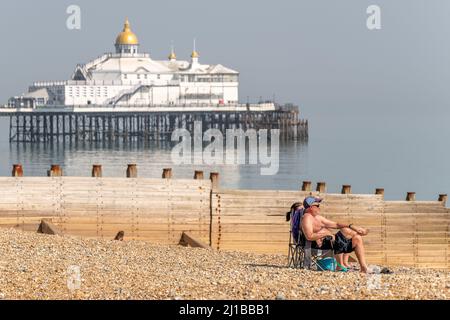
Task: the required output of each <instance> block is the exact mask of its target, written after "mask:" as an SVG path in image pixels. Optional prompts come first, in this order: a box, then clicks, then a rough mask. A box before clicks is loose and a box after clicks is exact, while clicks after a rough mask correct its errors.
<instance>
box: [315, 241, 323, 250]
mask: <svg viewBox="0 0 450 320" xmlns="http://www.w3.org/2000/svg"><path fill="white" fill-rule="evenodd" d="M316 243H317V246H318V247H319V248H320V247H322V244H323V240H322V239H317V240H316Z"/></svg>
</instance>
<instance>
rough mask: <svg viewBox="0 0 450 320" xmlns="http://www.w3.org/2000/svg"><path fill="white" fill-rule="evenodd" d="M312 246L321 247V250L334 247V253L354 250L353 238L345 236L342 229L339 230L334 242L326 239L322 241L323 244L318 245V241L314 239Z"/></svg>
mask: <svg viewBox="0 0 450 320" xmlns="http://www.w3.org/2000/svg"><path fill="white" fill-rule="evenodd" d="M311 248H312V249H320V250H331V249H333V251H334V254H341V253H350V252H353V244H352V239H347V238H345V236H344V235H343V234H342V232H341V231H338V233H336V235H335V241H334V242H332V241H331V240H329V239H324V240H323V242H322V246H321V247H318V246H317V243H316V242H315V241H313V242H312V243H311Z"/></svg>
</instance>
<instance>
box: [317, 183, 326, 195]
mask: <svg viewBox="0 0 450 320" xmlns="http://www.w3.org/2000/svg"><path fill="white" fill-rule="evenodd" d="M316 191H317V192H320V193H325V192H326V191H327V188H326V183H325V182H317V188H316Z"/></svg>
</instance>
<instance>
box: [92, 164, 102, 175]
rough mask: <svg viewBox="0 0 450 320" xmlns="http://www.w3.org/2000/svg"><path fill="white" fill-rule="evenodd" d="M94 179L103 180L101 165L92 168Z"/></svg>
mask: <svg viewBox="0 0 450 320" xmlns="http://www.w3.org/2000/svg"><path fill="white" fill-rule="evenodd" d="M92 177H93V178H101V177H102V166H101V165H100V164H94V165H93V166H92Z"/></svg>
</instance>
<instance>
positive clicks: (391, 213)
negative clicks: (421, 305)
mask: <svg viewBox="0 0 450 320" xmlns="http://www.w3.org/2000/svg"><path fill="white" fill-rule="evenodd" d="M0 185H2V187H3V189H2V190H3V191H2V197H0V226H1V227H4V226H5V227H10V226H12V227H14V226H17V228H20V229H22V230H25V229H27V228H31V227H32V225H33V224H38V223H39V222H40V221H41V220H42V219H43V218H45V219H52V222H53V224H54V225H55V226H56V227H58V228H60V230H62V231H64V233H65V234H73V235H77V236H82V237H86V238H96V237H100V238H106V239H108V238H109V239H113V238H114V236H115V235H116V234H117V230H122V231H124V233H126V234H127V239H130V240H131V239H137V240H145V241H149V242H155V243H165V244H177V243H179V241H180V236H181V234H182V233H183V232H186V233H187V234H188V235H191V237H193V238H194V239H197V240H199V241H201V242H203V243H206V244H211V247H214V248H218V249H219V250H244V251H254V252H262V253H284V252H285V251H286V246H287V241H288V237H289V224H288V223H286V222H285V219H284V213H285V212H286V210H287V209H288V208H289V207H290V206H291V204H292V203H293V202H296V201H299V200H300V201H301V200H302V199H303V198H304V197H305V196H307V195H309V194H310V193H311V194H313V195H317V194H318V193H317V192H316V191H314V192H312V191H309V192H308V191H300V190H297V191H283V190H227V189H216V190H214V191H212V185H213V183H212V181H211V180H209V179H208V180H194V179H175V180H173V179H170V180H168V179H150V178H135V179H127V178H124V177H122V178H102V179H92V178H90V177H60V178H58V179H47V178H41V177H22V178H20V179H17V178H14V177H0ZM321 197H323V199H324V200H323V202H322V205H321V211H322V214H323V215H324V216H326V217H328V218H331V219H333V220H337V221H339V222H349V223H350V222H351V223H355V224H358V225H362V226H364V227H367V228H368V229H370V230H371V233H370V234H369V235H368V236H367V237H365V238H364V240H365V243H366V252H367V259H368V262H369V263H380V264H387V263H389V264H401V263H404V264H406V265H412V266H421V267H422V266H425V267H433V266H435V267H442V266H443V267H444V268H450V264H449V261H450V259H448V254H449V253H448V250H447V249H446V248H448V243H447V241H448V240H447V239H449V220H450V212H449V209H448V208H445V206H443V203H442V201H405V200H403V201H385V200H384V199H383V196H382V195H379V194H378V195H375V194H371V195H360V194H328V193H322V194H321ZM433 254H435V255H436V256H437V257H438V258H436V259H435V260H434V261H432V260H431V258H432V257H433ZM428 258H430V259H428Z"/></svg>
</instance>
